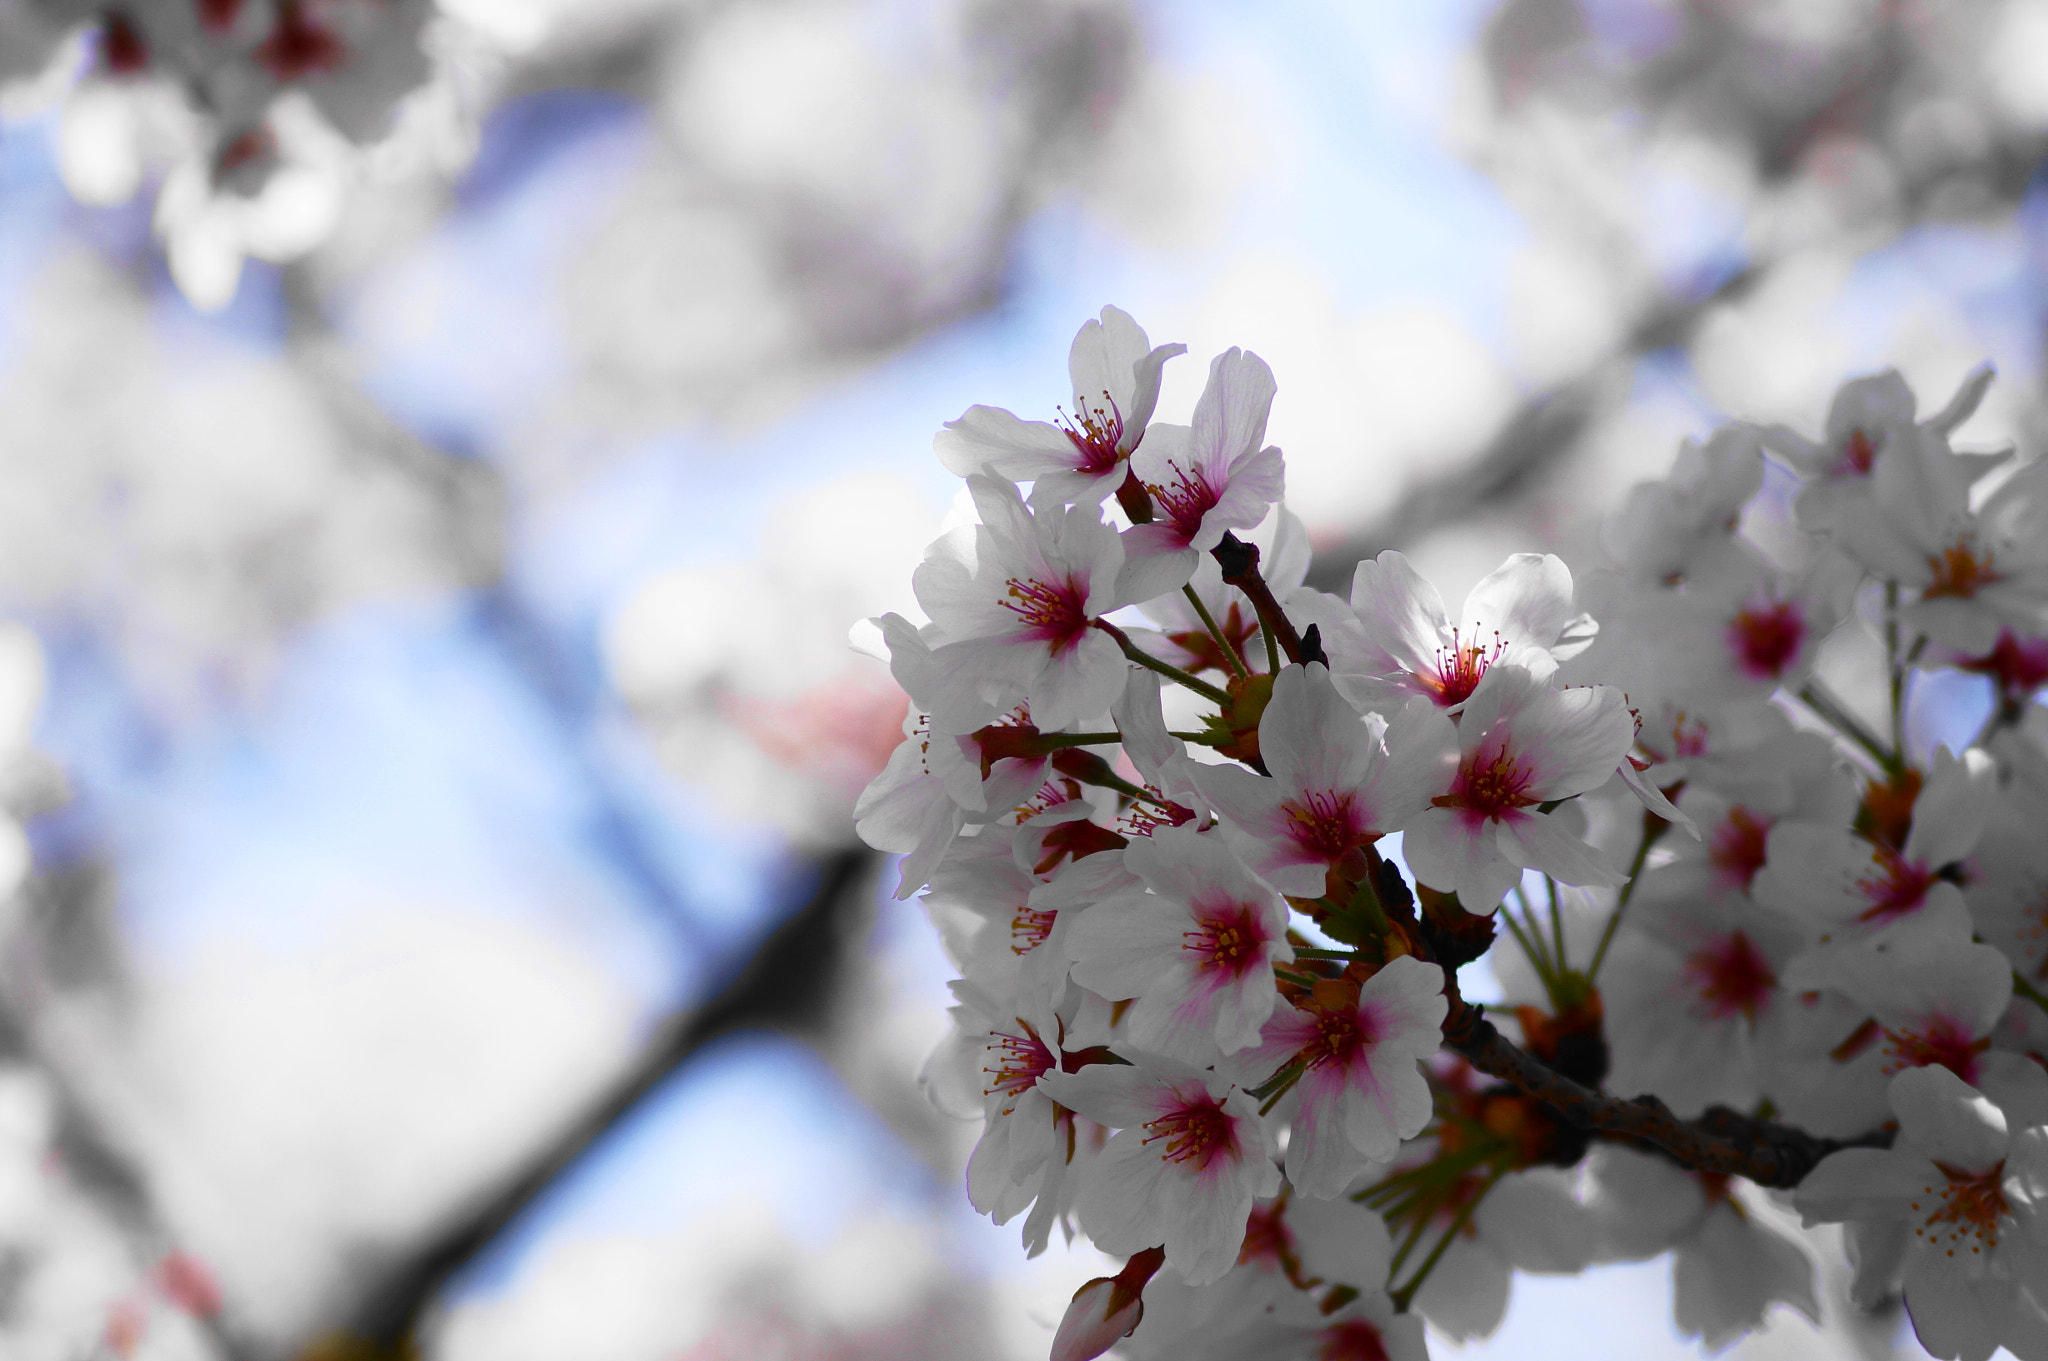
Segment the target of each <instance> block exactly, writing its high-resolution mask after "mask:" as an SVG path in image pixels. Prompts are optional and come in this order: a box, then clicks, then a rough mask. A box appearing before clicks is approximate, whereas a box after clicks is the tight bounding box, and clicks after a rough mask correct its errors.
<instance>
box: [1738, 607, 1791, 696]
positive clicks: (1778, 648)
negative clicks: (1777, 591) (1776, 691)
mask: <svg viewBox="0 0 2048 1361" xmlns="http://www.w3.org/2000/svg"><path fill="white" fill-rule="evenodd" d="M1805 640H1806V620H1805V619H1804V618H1803V617H1802V616H1801V615H1800V613H1799V607H1798V606H1797V605H1796V604H1794V603H1793V602H1791V601H1789V600H1781V601H1777V602H1775V603H1773V604H1770V605H1765V606H1762V607H1760V608H1757V609H1747V610H1744V611H1742V612H1741V613H1740V614H1738V615H1736V616H1735V622H1733V623H1732V624H1730V625H1729V626H1728V643H1729V646H1730V647H1732V648H1734V650H1735V662H1736V665H1737V666H1739V667H1740V668H1741V669H1742V672H1743V674H1744V675H1747V676H1750V677H1752V678H1754V679H1756V680H1776V679H1777V678H1778V677H1779V676H1781V675H1783V674H1784V672H1785V668H1786V667H1787V666H1789V665H1791V663H1792V659H1793V658H1794V657H1796V656H1798V655H1799V645H1800V644H1801V643H1802V642H1804V641H1805Z"/></svg>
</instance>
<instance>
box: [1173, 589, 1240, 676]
mask: <svg viewBox="0 0 2048 1361" xmlns="http://www.w3.org/2000/svg"><path fill="white" fill-rule="evenodd" d="M1180 589H1181V594H1183V595H1185V596H1186V597H1187V598H1188V603H1189V604H1190V605H1193V606H1194V607H1195V613H1196V614H1198V615H1200V616H1201V617H1202V627H1204V628H1206V629H1208V630H1209V636H1210V637H1211V638H1214V639H1215V640H1216V646H1217V647H1219V648H1221V649H1222V650H1223V660H1224V661H1226V662H1228V663H1230V669H1231V670H1232V671H1235V672H1236V673H1237V674H1238V676H1239V678H1243V677H1246V676H1249V675H1251V672H1250V671H1249V670H1247V669H1246V668H1245V664H1244V659H1243V658H1241V657H1239V656H1238V655H1237V649H1236V648H1234V647H1232V646H1231V645H1230V639H1228V638H1226V637H1224V636H1223V630H1222V629H1221V628H1218V627H1217V625H1216V619H1215V617H1214V616H1213V615H1211V614H1210V613H1209V607H1208V606H1207V605H1204V604H1203V603H1202V596H1201V593H1200V592H1199V591H1197V590H1196V589H1195V584H1194V583H1193V582H1192V581H1191V582H1189V583H1188V584H1187V585H1185V586H1183V587H1181V588H1180Z"/></svg>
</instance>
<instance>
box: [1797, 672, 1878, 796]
mask: <svg viewBox="0 0 2048 1361" xmlns="http://www.w3.org/2000/svg"><path fill="white" fill-rule="evenodd" d="M1799 698H1800V699H1802V700H1804V701H1805V703H1806V707H1807V708H1809V709H1811V710H1813V711H1814V712H1815V713H1817V714H1819V715H1820V716H1821V717H1822V718H1823V719H1825V720H1827V722H1828V723H1829V724H1831V725H1833V727H1834V729H1835V731H1836V732H1839V733H1841V734H1842V736H1844V737H1846V738H1848V739H1849V740H1850V741H1851V742H1854V743H1855V744H1856V745H1857V746H1859V747H1861V748H1863V749H1864V750H1865V751H1867V752H1869V753H1870V756H1871V759H1872V760H1874V761H1876V762H1877V763H1878V765H1879V766H1881V767H1883V769H1884V770H1885V772H1886V773H1887V774H1892V775H1896V774H1898V772H1899V769H1900V765H1901V762H1900V760H1899V757H1898V754H1897V753H1896V752H1895V751H1886V750H1885V748H1884V743H1883V742H1881V741H1879V740H1878V737H1877V734H1876V733H1874V732H1872V731H1871V730H1870V729H1869V728H1867V727H1865V726H1864V724H1863V720H1862V719H1860V718H1858V717H1856V715H1854V714H1852V713H1850V712H1849V710H1848V709H1847V708H1845V707H1844V706H1843V704H1842V702H1841V701H1840V700H1838V699H1836V698H1835V696H1834V694H1833V693H1832V692H1831V691H1829V690H1828V689H1827V688H1826V687H1825V686H1823V685H1822V684H1821V682H1820V680H1819V679H1818V678H1815V679H1813V680H1810V681H1808V682H1807V683H1806V684H1805V685H1804V686H1803V687H1802V688H1801V689H1800V691H1799Z"/></svg>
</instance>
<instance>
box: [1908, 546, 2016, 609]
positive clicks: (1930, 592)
mask: <svg viewBox="0 0 2048 1361" xmlns="http://www.w3.org/2000/svg"><path fill="white" fill-rule="evenodd" d="M1927 568H1928V570H1929V571H1931V572H1933V573H1934V580H1933V581H1930V582H1929V583H1927V586H1926V589H1924V590H1922V591H1921V592H1920V598H1921V599H1922V600H1941V599H1949V600H1968V599H1970V598H1971V597H1972V596H1974V595H1976V594H1977V592H1979V591H1981V590H1983V589H1984V588H1985V587H1986V586H1991V585H1994V584H1996V583H1998V582H2000V581H2003V580H2005V577H2004V575H2003V574H2002V573H2000V572H1998V571H1996V570H1994V569H1993V568H1992V565H1991V553H1990V551H1989V550H1988V549H1979V548H1978V547H1977V545H1976V543H1975V541H1974V540H1972V539H1971V537H1970V536H1969V535H1968V534H1965V535H1964V536H1963V537H1962V538H1960V539H1957V540H1956V541H1955V542H1954V543H1952V544H1950V545H1949V546H1948V547H1947V548H1944V549H1942V550H1941V556H1940V557H1938V558H1933V557H1930V558H1929V559H1927Z"/></svg>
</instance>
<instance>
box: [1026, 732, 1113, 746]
mask: <svg viewBox="0 0 2048 1361" xmlns="http://www.w3.org/2000/svg"><path fill="white" fill-rule="evenodd" d="M1123 740H1124V735H1123V734H1122V733H1120V732H1042V733H1040V734H1039V735H1038V743H1039V745H1040V746H1043V747H1045V748H1047V749H1048V750H1055V749H1057V748H1060V747H1099V746H1102V745H1104V744H1105V743H1109V742H1121V741H1123Z"/></svg>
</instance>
